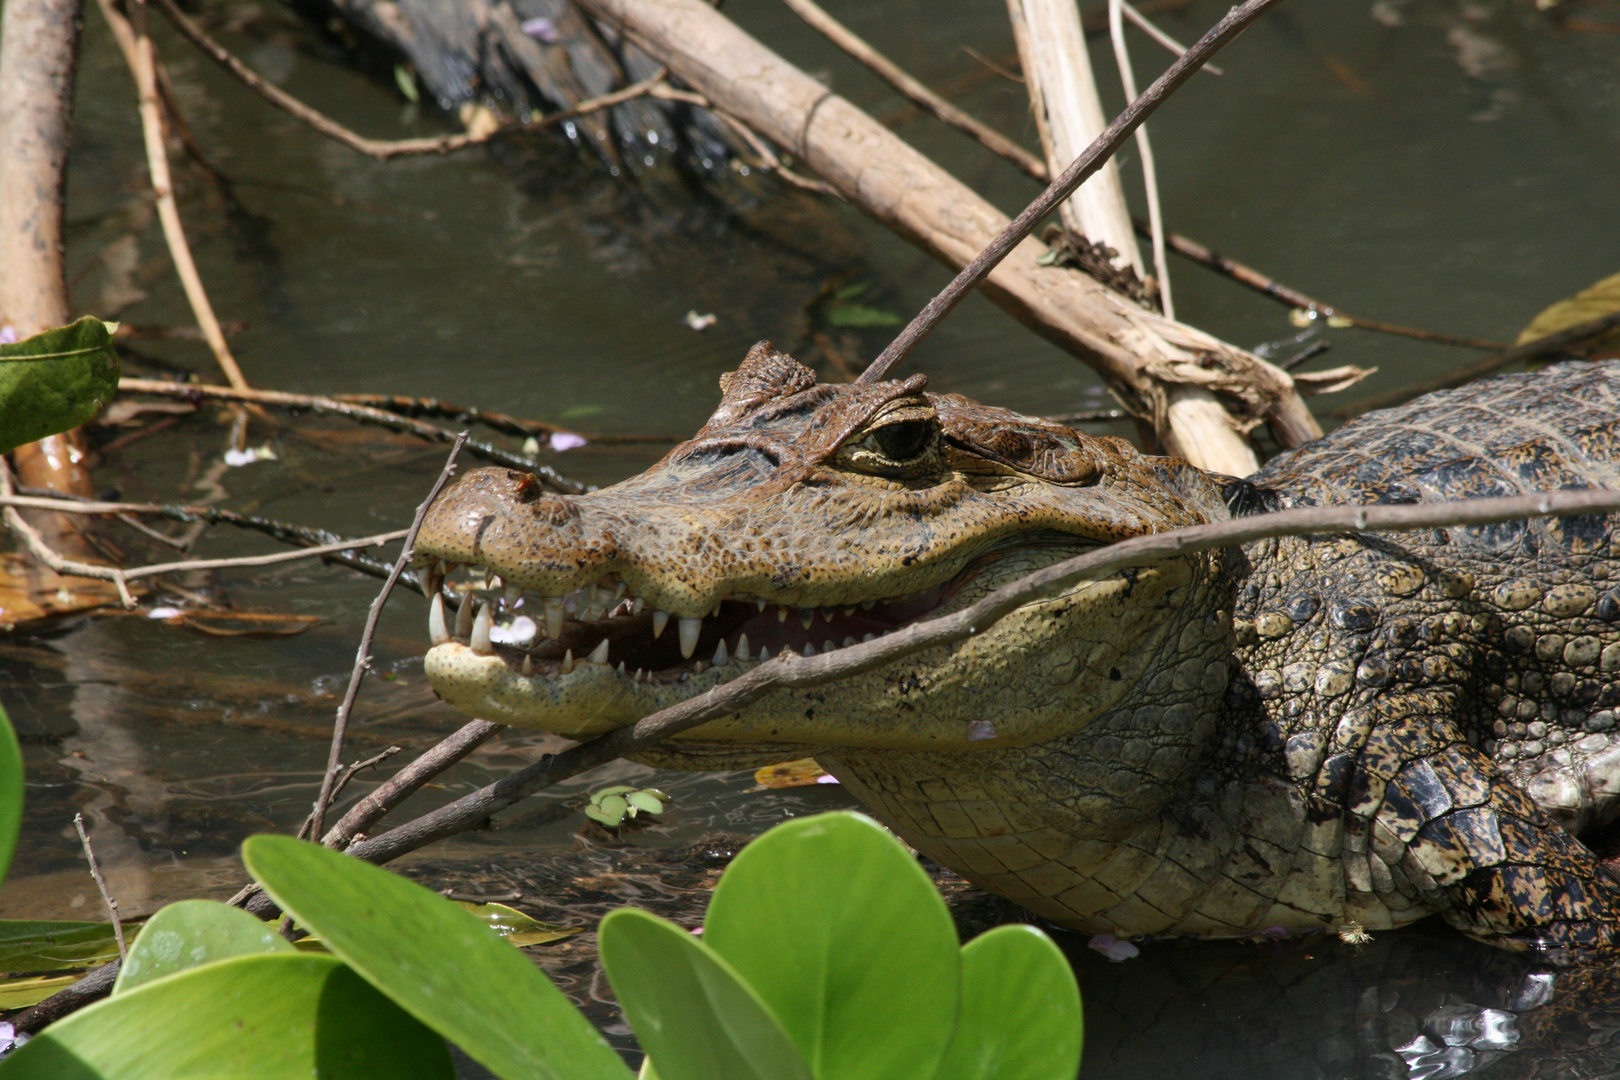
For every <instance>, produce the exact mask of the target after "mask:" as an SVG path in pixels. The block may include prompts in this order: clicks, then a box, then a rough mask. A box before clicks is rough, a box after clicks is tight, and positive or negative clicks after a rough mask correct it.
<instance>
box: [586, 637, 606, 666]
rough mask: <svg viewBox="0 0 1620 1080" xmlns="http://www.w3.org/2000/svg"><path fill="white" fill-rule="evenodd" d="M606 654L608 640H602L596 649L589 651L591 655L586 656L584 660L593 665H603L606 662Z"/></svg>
mask: <svg viewBox="0 0 1620 1080" xmlns="http://www.w3.org/2000/svg"><path fill="white" fill-rule="evenodd" d="M607 654H608V639H607V638H603V639H602V640H601V642H600V643H599V644H598V645H597V646H596V648H594V649H592V650H591V655H589V656H587V657H586V658H585V659H586V660H588V661H590V662H591V663H593V664H605V663H607V662H608V659H607Z"/></svg>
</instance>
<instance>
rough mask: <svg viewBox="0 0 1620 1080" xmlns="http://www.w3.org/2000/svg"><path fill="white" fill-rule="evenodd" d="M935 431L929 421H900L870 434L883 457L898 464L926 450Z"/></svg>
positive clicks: (933, 425)
mask: <svg viewBox="0 0 1620 1080" xmlns="http://www.w3.org/2000/svg"><path fill="white" fill-rule="evenodd" d="M935 430H936V425H935V424H934V423H933V422H932V421H929V420H902V421H901V422H900V423H898V424H885V425H884V426H883V427H880V428H878V429H877V430H876V431H874V432H872V435H871V439H872V442H873V443H874V444H875V445H876V446H877V448H878V449H879V450H881V451H882V452H883V456H884V457H886V458H888V459H889V460H890V461H893V462H895V463H897V464H898V463H901V462H906V461H910V460H911V459H912V458H915V457H917V456H918V455H919V454H921V453H922V452H923V451H924V450H925V449H927V447H928V443H929V441H930V440H931V439H932V438H933V437H934V432H935Z"/></svg>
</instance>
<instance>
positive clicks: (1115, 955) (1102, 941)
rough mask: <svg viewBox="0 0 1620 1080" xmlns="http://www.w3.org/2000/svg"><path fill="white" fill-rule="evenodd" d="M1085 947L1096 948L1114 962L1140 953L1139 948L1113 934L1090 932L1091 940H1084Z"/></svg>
mask: <svg viewBox="0 0 1620 1080" xmlns="http://www.w3.org/2000/svg"><path fill="white" fill-rule="evenodd" d="M1086 947H1087V948H1089V949H1096V950H1097V951H1098V952H1100V953H1102V954H1103V955H1104V956H1106V957H1108V959H1110V960H1112V961H1113V962H1114V963H1116V964H1117V963H1120V962H1121V961H1124V960H1129V959H1131V957H1133V956H1140V955H1142V950H1141V949H1138V948H1137V947H1136V946H1135V945H1132V944H1131V943H1130V942H1128V941H1121V940H1120V939H1119V938H1117V937H1115V936H1114V935H1113V934H1092V935H1091V940H1090V941H1088V942H1086Z"/></svg>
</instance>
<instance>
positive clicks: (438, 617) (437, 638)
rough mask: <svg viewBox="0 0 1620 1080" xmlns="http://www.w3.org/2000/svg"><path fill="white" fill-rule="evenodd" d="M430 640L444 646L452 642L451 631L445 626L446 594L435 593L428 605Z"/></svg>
mask: <svg viewBox="0 0 1620 1080" xmlns="http://www.w3.org/2000/svg"><path fill="white" fill-rule="evenodd" d="M428 640H429V641H431V642H433V644H435V645H443V644H444V643H445V642H447V641H449V640H450V630H449V628H448V627H446V626H445V624H444V594H443V593H438V592H436V593H434V594H433V599H432V600H431V601H430V602H429V603H428Z"/></svg>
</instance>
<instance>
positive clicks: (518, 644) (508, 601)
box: [423, 563, 983, 737]
mask: <svg viewBox="0 0 1620 1080" xmlns="http://www.w3.org/2000/svg"><path fill="white" fill-rule="evenodd" d="M982 568H983V564H982V563H978V564H975V565H974V566H971V567H969V568H968V569H967V570H964V571H963V572H962V573H961V574H959V575H957V577H955V578H953V579H952V580H950V581H948V582H946V583H945V584H943V585H938V586H934V587H932V588H929V589H925V590H922V591H920V592H915V593H910V594H908V595H905V596H898V597H891V598H888V599H885V600H875V601H874V600H868V601H865V602H863V603H861V604H858V605H853V606H847V607H839V608H788V607H783V606H780V605H775V604H771V603H769V602H767V601H766V600H764V599H763V598H752V599H732V600H726V601H722V602H721V603H720V604H718V605H716V607H715V609H714V610H713V611H711V612H710V613H709V614H708V615H706V616H704V617H701V618H696V619H688V618H675V617H672V616H667V615H665V613H663V612H653V611H648V610H645V605H644V604H643V603H642V602H641V601H640V600H639V599H638V598H636V597H633V596H628V595H626V594H625V591H624V588H623V586H622V585H619V584H618V583H616V582H613V581H611V580H607V579H604V580H602V581H599V582H598V583H597V584H596V585H595V586H589V587H586V588H584V589H577V590H575V591H574V592H572V593H570V594H569V595H568V596H566V597H545V596H540V595H538V594H535V593H531V592H526V591H524V590H521V589H518V588H516V587H514V586H503V584H502V582H501V579H500V578H499V577H495V576H494V575H492V574H490V573H488V572H487V571H485V570H484V569H483V568H481V567H469V568H468V570H469V580H468V581H467V582H466V583H463V584H461V585H451V586H449V587H448V588H441V587H440V586H441V585H442V583H443V581H444V579H445V578H446V577H447V576H448V575H450V574H453V573H454V572H455V571H456V570H457V569H458V567H456V566H453V565H445V564H437V565H432V566H430V567H428V568H427V571H426V572H425V573H424V575H423V577H424V580H425V581H426V582H428V584H429V588H430V590H431V591H432V594H433V597H432V600H431V602H430V606H429V615H428V635H429V638H430V639H431V640H432V642H433V647H432V648H431V649H430V650H429V651H428V654H427V656H426V658H425V661H424V666H425V669H426V671H427V675H428V679H429V681H430V682H431V683H432V684H433V688H434V690H435V691H436V692H437V693H438V694H439V696H440V697H441V698H443V699H444V700H445V701H447V702H449V703H450V704H451V705H454V706H456V707H457V708H459V709H462V710H463V711H466V712H469V713H472V714H474V715H477V716H480V717H483V718H484V719H487V720H494V721H498V722H500V723H507V724H514V725H520V726H532V727H543V728H545V729H546V730H548V731H553V732H556V733H558V734H563V735H569V736H574V737H583V736H587V735H594V734H598V733H600V732H603V731H607V730H611V729H612V728H615V727H619V726H621V725H623V724H627V723H631V722H634V721H635V720H638V719H640V718H641V717H643V716H646V715H648V714H649V713H652V712H656V711H657V710H659V709H661V708H664V707H667V706H668V705H671V704H674V703H675V702H678V701H681V700H684V699H686V698H689V697H692V696H695V695H696V694H699V693H702V692H703V691H705V690H707V689H708V688H709V687H711V686H713V685H717V684H719V683H722V682H728V681H730V680H731V679H734V678H736V677H737V676H738V675H741V674H742V673H743V672H745V671H747V670H748V669H750V668H752V667H754V666H755V665H757V664H761V663H764V662H765V661H766V660H769V659H770V658H771V657H773V656H778V655H780V654H781V653H782V652H784V651H788V652H792V653H795V654H797V655H801V656H814V655H816V654H817V653H822V652H832V651H834V650H836V649H840V648H845V647H848V646H850V645H854V644H857V643H859V642H862V641H871V640H873V639H874V638H877V637H881V636H882V635H884V634H887V633H890V632H892V631H894V630H896V629H899V628H900V627H902V626H905V625H907V624H909V623H911V622H914V621H917V620H919V619H922V618H926V617H927V616H929V615H930V614H933V613H934V612H936V611H937V610H939V609H940V608H941V607H942V606H944V605H945V604H946V603H947V602H948V601H949V600H950V599H951V598H952V597H954V596H956V595H957V594H958V593H959V592H960V591H961V590H962V589H963V587H964V586H965V585H966V584H967V583H968V582H969V581H971V580H972V579H973V578H975V577H977V576H978V575H979V573H980V571H981V570H982ZM480 585H481V586H482V587H481V588H480V587H479V586H480ZM975 591H978V590H975ZM446 592H451V593H458V592H459V593H460V594H461V599H460V604H459V606H458V608H457V609H456V612H455V614H454V615H451V614H450V610H449V606H448V605H447V604H446V603H445V599H444V597H445V593H446ZM671 624H673V625H671Z"/></svg>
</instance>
